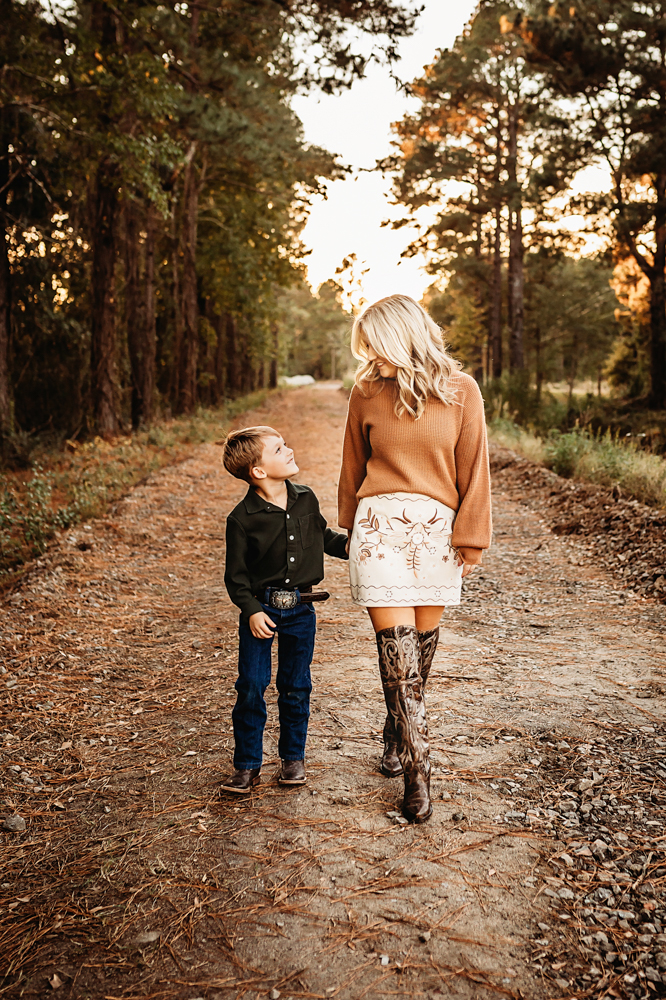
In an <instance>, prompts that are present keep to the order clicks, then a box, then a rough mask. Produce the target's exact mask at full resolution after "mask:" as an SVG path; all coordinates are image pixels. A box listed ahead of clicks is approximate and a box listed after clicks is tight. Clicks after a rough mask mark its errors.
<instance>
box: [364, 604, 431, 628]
mask: <svg viewBox="0 0 666 1000" xmlns="http://www.w3.org/2000/svg"><path fill="white" fill-rule="evenodd" d="M443 610H444V608H436V607H427V608H423V607H420V608H368V614H369V615H370V621H371V622H372V627H373V628H374V630H375V632H381V631H382V630H383V629H385V628H395V626H396V625H415V626H416V628H417V629H418V630H419V632H428V631H430V629H433V628H437V626H438V625H439V620H440V618H441V617H442V611H443Z"/></svg>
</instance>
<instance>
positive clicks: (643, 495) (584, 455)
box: [488, 418, 666, 508]
mask: <svg viewBox="0 0 666 1000" xmlns="http://www.w3.org/2000/svg"><path fill="white" fill-rule="evenodd" d="M488 432H489V436H490V439H491V441H494V442H495V443H496V444H499V445H501V446H503V447H506V448H511V449H513V450H514V451H516V452H518V453H519V454H521V455H524V456H525V457H526V458H529V459H530V460H531V461H534V462H538V463H542V464H544V465H546V466H547V467H548V468H550V469H552V470H553V472H556V473H557V474H558V476H563V477H564V478H566V479H577V480H581V481H584V482H590V483H596V484H598V485H599V486H607V487H611V488H613V487H615V488H619V489H620V490H621V491H623V492H625V493H627V494H629V495H631V496H633V497H635V498H636V499H637V500H639V501H640V502H641V503H645V504H648V505H650V506H652V507H659V508H666V461H665V460H664V459H663V458H661V457H660V456H658V455H653V454H651V453H650V452H647V451H645V450H644V449H643V448H642V447H641V446H640V445H639V444H638V443H637V442H636V441H628V440H626V439H624V440H623V439H621V438H619V437H618V436H617V435H614V434H612V433H611V431H606V432H603V433H596V434H595V433H593V432H592V431H590V430H589V429H587V428H582V427H574V428H573V429H572V430H570V431H566V432H564V433H563V432H560V431H558V430H551V431H550V432H549V433H548V434H547V435H546V436H545V438H542V437H538V436H537V435H536V434H534V433H532V432H531V431H527V430H525V428H523V427H520V426H519V425H518V424H515V423H514V422H513V421H511V420H507V419H502V418H498V419H495V420H492V421H491V422H490V423H489V426H488Z"/></svg>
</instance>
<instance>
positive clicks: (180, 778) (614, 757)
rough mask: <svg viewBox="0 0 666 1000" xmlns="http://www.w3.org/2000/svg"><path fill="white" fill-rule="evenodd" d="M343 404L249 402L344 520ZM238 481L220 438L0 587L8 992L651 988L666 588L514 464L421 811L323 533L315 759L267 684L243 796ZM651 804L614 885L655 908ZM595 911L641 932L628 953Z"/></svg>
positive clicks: (466, 604)
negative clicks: (638, 572)
mask: <svg viewBox="0 0 666 1000" xmlns="http://www.w3.org/2000/svg"><path fill="white" fill-rule="evenodd" d="M345 410H346V399H345V398H344V396H343V394H342V393H340V392H339V391H336V390H335V389H334V388H330V387H326V386H323V387H316V388H312V389H303V390H297V391H293V392H289V393H286V394H284V395H282V396H276V397H272V398H271V399H269V400H268V401H267V403H266V404H265V405H264V406H263V407H261V408H260V409H258V410H256V411H254V412H253V413H251V414H249V415H246V416H245V418H244V419H243V421H239V422H237V423H238V425H239V426H240V425H241V424H242V423H247V422H252V423H269V424H273V425H274V426H276V427H278V428H279V429H280V430H281V431H282V432H283V433H285V435H286V437H287V440H288V441H289V443H290V445H292V446H293V447H294V448H295V450H296V455H297V459H298V461H299V465H300V467H301V475H300V476H299V479H300V481H302V482H305V483H308V484H309V485H311V486H312V487H313V488H314V489H315V491H316V492H317V494H318V495H319V497H320V500H321V503H322V510H323V512H324V514H325V516H326V517H327V518H328V519H329V522H330V523H332V524H335V491H336V479H337V473H338V467H339V455H340V444H341V437H342V430H343V426H344V417H345ZM221 434H222V429H221ZM243 492H244V490H243V486H242V484H240V483H237V482H236V481H234V480H231V479H230V478H229V477H228V476H227V475H226V473H224V470H223V469H222V467H221V462H220V451H219V449H218V448H215V447H214V446H201V447H198V448H196V449H194V450H193V453H192V457H191V459H189V460H188V461H186V462H184V463H182V464H181V465H179V466H176V467H173V468H169V469H166V470H163V471H161V472H160V473H158V474H156V475H154V476H153V477H151V479H150V480H149V481H148V482H147V483H146V484H144V485H142V486H141V487H140V488H138V489H136V490H134V491H133V492H132V493H131V494H130V495H129V496H128V497H127V498H126V499H125V500H124V501H122V502H121V503H120V504H118V505H117V507H116V509H115V510H114V511H113V513H112V514H110V515H109V516H108V517H107V518H105V519H103V520H100V521H97V522H91V523H90V524H89V525H85V526H80V527H79V528H77V529H76V530H74V531H70V532H68V533H67V534H66V535H63V536H62V538H61V539H60V540H59V541H58V543H57V544H56V545H55V546H54V547H53V548H52V549H51V550H50V552H49V553H48V555H47V556H46V557H45V558H44V559H43V560H40V561H39V563H38V564H36V565H35V566H34V567H33V568H32V569H31V571H30V572H29V573H28V574H27V576H26V577H25V578H24V580H23V582H22V584H21V586H20V588H19V589H18V590H17V591H16V592H15V593H14V594H13V595H12V596H11V597H9V598H7V599H6V600H5V601H4V603H3V606H2V611H1V614H0V631H1V633H2V641H3V648H4V650H5V658H4V661H3V668H4V670H5V673H4V674H3V675H2V677H1V678H0V692H1V693H2V698H1V699H0V707H1V708H2V713H3V717H2V725H3V727H4V730H3V733H2V737H3V744H4V749H3V768H2V780H3V782H4V787H3V789H2V791H3V796H2V797H3V799H4V801H5V803H6V806H5V812H6V813H11V812H12V811H13V810H16V812H18V813H19V814H20V815H21V816H23V817H24V818H25V819H26V821H27V830H26V831H25V832H18V833H11V834H10V833H6V834H3V835H2V837H3V840H4V843H2V844H1V845H0V911H2V912H1V914H0V915H1V916H2V918H3V929H2V930H0V964H1V965H2V966H4V967H5V968H7V969H8V970H9V972H8V976H7V979H6V984H5V986H4V991H3V993H4V995H7V996H14V995H16V996H18V995H22V996H26V997H32V996H35V997H36V996H41V995H42V994H43V993H44V991H45V989H49V986H48V983H49V982H51V984H52V986H53V984H54V983H55V982H56V980H54V979H53V977H54V975H55V976H57V977H58V981H59V982H61V983H62V984H63V995H65V996H71V997H94V998H97V997H100V998H101V997H113V998H116V997H118V998H120V997H122V998H134V997H136V998H139V997H142V998H144V997H151V998H161V997H165V998H167V997H168V998H171V997H175V998H181V997H182V998H195V997H204V996H205V997H217V998H219V1000H227V998H236V997H239V998H240V997H252V1000H254V998H255V997H264V996H267V995H270V993H271V991H273V995H275V991H277V992H278V993H279V994H280V996H281V997H282V998H283V1000H285V998H287V997H292V998H294V1000H295V998H296V997H321V998H326V997H340V998H343V1000H357V998H361V997H367V998H370V1000H373V998H384V997H387V996H405V997H415V998H416V997H419V998H422V997H428V998H436V997H443V996H446V997H448V996H460V997H469V998H471V997H480V996H508V997H521V996H522V997H529V998H535V1000H536V998H542V997H543V998H545V997H549V996H574V995H588V996H593V995H594V996H599V997H601V996H602V995H604V993H605V995H611V996H626V997H630V996H644V995H645V996H647V995H650V992H651V991H652V995H655V990H657V989H661V987H660V986H659V984H658V983H657V981H656V980H653V979H650V978H649V977H647V978H646V974H645V969H646V968H652V966H653V965H654V964H655V963H656V961H657V960H656V958H654V957H652V958H649V960H648V959H646V958H644V959H640V961H639V958H638V957H635V956H640V955H641V954H647V955H652V956H654V954H657V953H658V952H655V949H658V948H659V947H661V944H660V942H659V941H658V940H657V939H658V937H659V935H660V933H661V924H659V927H657V924H658V923H659V919H660V916H659V915H660V913H661V902H660V896H659V893H660V882H659V879H660V878H662V876H661V875H659V874H658V869H657V867H656V866H657V863H658V862H659V861H660V858H662V857H663V850H662V846H661V844H660V843H659V840H660V834H661V830H660V829H658V828H657V827H656V826H650V825H649V824H654V823H658V822H661V819H654V818H653V817H654V816H660V817H661V818H662V819H663V813H662V812H660V810H661V802H662V801H663V800H662V799H661V798H660V796H661V789H663V783H664V779H663V778H662V777H661V776H660V773H659V770H658V768H657V766H656V764H655V765H654V769H653V771H651V772H650V773H649V774H648V772H647V771H646V770H645V768H646V767H647V766H648V765H647V764H646V763H645V761H646V760H647V758H646V757H645V753H644V751H646V748H647V749H649V748H651V751H650V752H651V753H652V758H654V759H655V760H658V758H659V755H660V754H661V753H662V751H661V750H660V747H663V746H664V745H666V741H665V740H663V739H662V738H661V737H662V734H663V725H662V720H663V698H662V697H661V694H660V693H659V692H660V690H661V684H662V683H663V677H664V666H665V663H664V660H665V658H664V655H663V654H664V646H663V635H664V629H665V627H666V613H665V611H664V608H663V607H659V606H657V605H654V604H652V603H650V602H648V601H643V600H640V599H638V598H635V597H631V596H629V597H628V596H627V595H626V594H625V592H623V591H622V590H620V589H618V588H617V586H616V585H615V584H614V582H613V580H612V579H611V578H610V577H609V576H608V575H606V574H604V573H603V572H602V571H600V570H598V569H597V568H595V566H594V564H593V562H592V561H591V559H590V557H589V556H586V555H584V554H583V553H581V551H580V550H579V549H577V548H574V547H572V546H571V544H570V543H569V541H568V540H566V539H562V538H559V537H557V536H555V535H553V534H552V532H551V530H550V527H549V525H548V523H547V522H546V520H545V519H544V516H543V512H539V511H537V512H536V513H535V512H533V511H532V510H530V509H529V507H527V506H525V505H524V504H522V503H521V502H520V500H519V499H517V497H516V491H515V489H511V490H510V489H509V488H508V486H507V488H506V489H504V488H502V489H501V490H500V492H499V493H498V494H497V495H496V497H495V527H496V536H495V544H494V548H493V549H492V550H491V552H490V553H489V554H488V556H487V559H486V565H485V566H484V567H483V569H482V571H481V572H480V573H478V574H476V575H475V576H473V577H472V578H471V579H470V582H469V584H468V585H467V586H466V592H465V596H464V600H463V604H462V605H461V606H460V608H459V609H453V610H451V611H449V612H448V613H447V614H446V615H445V618H444V621H443V629H442V643H441V646H440V649H439V651H438V654H437V657H436V661H435V666H434V668H433V673H432V675H431V676H432V681H431V684H430V690H429V697H428V707H429V717H430V725H431V733H432V747H433V762H434V775H433V791H434V798H435V812H434V815H433V818H432V820H431V821H430V822H429V823H428V824H425V825H424V826H421V827H411V826H403V825H402V824H401V823H400V822H399V817H398V815H397V813H398V810H399V801H400V783H399V781H398V782H391V781H388V780H387V779H385V778H383V777H382V776H381V775H380V774H379V773H378V772H377V762H378V757H379V750H380V742H381V726H382V722H383V707H382V706H383V700H382V696H381V690H380V685H379V682H378V677H377V670H376V666H375V645H374V637H373V635H372V632H371V629H370V626H369V622H368V620H367V618H366V616H365V613H364V612H362V611H360V610H359V609H357V608H355V607H354V606H353V605H352V604H351V601H350V599H349V591H348V587H347V580H346V576H347V570H346V566H345V565H344V564H341V563H339V562H336V561H335V560H328V569H327V578H326V586H327V589H329V590H330V591H331V593H332V595H333V597H332V599H331V601H329V602H328V603H327V604H326V605H324V606H323V608H320V610H319V615H318V619H319V636H318V642H317V650H316V654H315V661H314V664H313V680H314V686H315V690H314V694H313V702H312V718H311V727H310V737H309V749H308V773H309V782H308V785H307V787H306V788H305V789H300V790H298V789H292V790H286V789H282V788H279V787H278V786H277V784H276V781H275V772H276V765H277V760H276V736H277V733H276V727H275V720H276V714H275V697H274V690H273V689H271V700H270V705H269V713H270V717H269V726H268V728H267V731H266V741H265V752H266V762H265V765H264V771H263V784H262V785H261V786H259V788H258V790H257V792H256V794H253V796H252V798H251V799H250V800H248V801H245V800H244V801H241V802H238V801H237V800H235V799H232V800H228V799H220V798H219V797H218V796H217V783H218V782H219V779H220V778H221V776H222V775H223V774H224V772H225V770H226V769H227V768H228V766H229V762H230V756H231V734H230V712H231V707H232V704H233V696H234V691H233V683H234V680H235V658H236V652H235V635H236V614H235V609H234V608H233V606H232V605H231V603H230V602H229V600H228V598H227V596H226V592H225V590H224V585H223V580H222V574H223V537H224V523H225V515H226V513H227V511H228V510H230V509H231V507H232V506H233V505H234V503H235V502H236V501H237V499H238V498H239V497H240V496H241V495H242V493H243ZM502 492H505V493H509V492H511V494H512V495H511V496H508V495H504V496H503V495H502ZM645 695H647V696H646V697H641V696H645ZM582 748H587V749H582ZM646 752H647V751H646ZM622 755H624V757H622ZM625 758H626V763H622V765H621V766H619V764H620V761H621V760H623V761H624V759H625ZM652 758H651V759H652ZM634 760H635V761H637V763H636V764H635V765H634V764H633V763H632V761H634ZM588 765H589V766H588ZM649 766H652V765H649ZM632 767H636V768H638V769H639V770H638V771H637V774H638V775H639V777H640V780H641V781H642V782H643V784H642V785H640V789H643V791H642V794H640V795H638V793H637V791H636V789H638V788H639V784H640V783H639V784H637V785H635V787H634V785H632V786H631V787H629V785H627V783H626V780H625V779H626V775H627V773H628V771H629V770H630V769H631V768H632ZM595 768H596V769H597V770H595ZM614 769H615V770H614ZM588 771H589V772H590V777H589V778H586V773H587V772H588ZM616 771H617V772H618V775H619V777H621V778H622V780H625V784H624V785H622V788H620V786H619V785H617V787H616V785H613V784H612V782H613V779H614V778H615V777H616V776H617V775H616V773H615V772H616ZM598 772H604V773H603V774H601V773H598ZM593 775H596V777H594V776H593ZM572 776H573V777H572ZM664 776H665V777H666V772H665V773H664ZM585 781H590V782H592V784H590V786H589V788H587V789H586V790H583V791H581V790H580V788H579V786H580V785H581V784H583V783H584V782H585ZM636 781H638V777H637V778H636ZM646 781H647V782H648V791H647V792H646V791H645V790H644V786H645V782H646ZM611 786H612V789H611ZM606 787H607V788H608V789H609V790H612V794H605V795H602V794H601V792H602V791H603V790H604V789H605V788H606ZM650 789H651V791H650ZM588 792H590V793H591V794H588ZM636 797H640V798H641V799H642V804H639V803H638V802H637V801H636ZM565 800H566V803H565ZM627 802H628V803H629V805H626V804H625V803H627ZM613 803H615V804H613ZM588 806H590V808H589V809H588V808H587V807H588ZM639 814H640V815H639ZM604 831H606V832H605V833H604ZM627 831H629V833H631V835H632V836H634V837H635V838H642V839H640V847H641V850H642V851H643V854H642V855H635V854H634V855H631V858H634V859H635V858H636V857H638V856H641V857H647V855H648V854H649V855H650V861H649V862H648V863H647V866H644V865H642V862H641V863H640V864H639V873H637V875H636V878H637V880H640V881H641V885H640V886H637V887H636V889H635V890H631V887H629V888H627V887H626V886H625V888H622V887H621V885H619V886H618V888H619V893H618V894H617V900H623V899H624V900H625V903H626V902H627V900H629V902H631V900H630V899H629V896H627V893H629V895H630V894H631V891H633V892H634V893H638V892H640V891H642V887H643V886H644V885H645V886H647V887H649V888H650V889H651V896H650V899H649V900H648V902H652V903H654V906H653V908H652V909H651V910H649V911H647V914H648V916H649V917H651V920H649V921H647V922H644V928H645V927H646V926H647V925H648V923H649V924H650V926H651V927H652V928H653V931H646V933H645V934H643V935H640V933H639V932H640V930H641V928H640V927H638V926H637V923H638V921H639V915H638V914H636V915H635V919H634V920H633V921H632V920H629V919H628V918H627V919H625V918H617V917H615V916H613V907H612V906H611V905H610V904H611V903H613V902H614V892H615V888H614V887H615V885H616V882H614V881H613V879H615V878H617V879H620V874H619V872H620V867H621V865H620V866H619V867H618V864H619V861H620V860H621V854H625V853H626V850H625V849H624V848H623V849H622V851H621V852H620V846H621V844H622V835H624V836H625V839H626V837H627ZM599 837H602V838H605V840H604V843H606V845H607V846H606V850H605V851H601V848H597V854H596V855H595V854H593V851H592V850H591V848H588V847H587V845H588V844H590V845H593V843H594V842H595V840H596V839H598V838H599ZM572 845H573V846H572ZM585 850H587V851H588V852H589V857H588V855H586V854H584V853H583V854H579V853H577V852H580V851H585ZM614 852H615V853H614ZM565 853H566V854H567V857H569V858H570V860H572V865H571V866H568V864H567V863H566V862H562V861H561V860H560V859H561V858H562V857H563V855H564V854H565ZM630 853H631V852H630ZM613 857H615V858H616V859H618V861H617V862H616V861H614V860H612V859H613ZM628 857H629V855H628ZM549 858H550V859H551V863H550V865H549V864H547V859H549ZM590 859H591V860H590ZM631 863H632V864H635V863H638V862H636V861H635V860H634V861H631ZM603 865H605V866H606V867H605V868H604V867H603ZM612 865H615V868H612V867H611V866H612ZM643 868H645V871H643ZM641 872H642V878H641V875H640V873H641ZM662 874H666V869H664V871H663V873H662ZM602 876H604V878H602ZM620 882H622V880H620ZM569 887H571V888H569ZM604 887H605V888H604ZM600 889H604V891H607V892H608V893H609V896H607V897H600V896H598V895H597V896H594V894H595V893H598V892H599V890H600ZM646 891H647V889H646ZM548 893H550V894H548ZM621 893H624V895H621ZM625 897H626V899H625ZM586 900H588V901H589V902H588V903H586ZM618 906H619V903H618ZM586 910H589V911H590V912H589V913H586V912H585V911H586ZM627 912H629V911H628V904H627ZM622 919H625V923H626V924H627V930H626V931H625V930H624V928H621V927H620V926H619V922H618V921H619V920H622ZM613 920H615V924H612V921H613ZM609 924H612V926H609ZM602 926H603V927H606V932H602V931H600V930H599V929H598V928H601V927H602ZM644 928H643V929H644ZM588 931H590V933H589V934H588V933H587V932H588ZM599 933H602V934H603V933H605V935H606V938H607V943H608V944H610V943H611V942H610V941H609V937H610V938H613V935H614V934H620V933H622V934H625V935H629V937H626V939H625V940H626V942H627V947H629V945H631V947H632V948H634V951H631V950H630V951H629V954H628V956H627V957H626V958H623V959H622V960H620V959H619V958H618V959H617V961H616V960H615V959H613V958H610V959H609V958H608V955H613V954H615V955H619V952H617V951H616V952H613V951H612V950H610V949H607V950H604V948H602V944H603V942H600V941H598V940H597V939H593V935H594V934H599ZM639 936H642V937H646V936H650V937H651V938H652V941H651V943H650V944H649V945H648V944H647V943H646V942H643V943H641V942H639V940H638V938H639ZM584 937H588V938H590V940H591V941H592V943H591V944H589V945H588V944H586V943H585V941H584V940H583V938H584ZM613 940H614V938H613ZM634 946H635V947H634ZM619 947H620V946H619V945H618V948H619ZM641 949H642V951H641ZM620 950H621V949H620ZM3 958H4V961H3V960H2V959H3ZM650 963H651V964H650ZM590 970H594V971H590ZM641 971H642V973H643V974H642V976H641V975H640V974H639V973H640V972H641ZM657 975H660V973H658V972H657ZM627 976H628V977H629V978H630V979H631V977H632V976H633V981H632V982H626V981H625V977H627ZM648 983H649V984H651V985H648ZM56 988H60V987H56ZM608 990H610V991H611V992H608Z"/></svg>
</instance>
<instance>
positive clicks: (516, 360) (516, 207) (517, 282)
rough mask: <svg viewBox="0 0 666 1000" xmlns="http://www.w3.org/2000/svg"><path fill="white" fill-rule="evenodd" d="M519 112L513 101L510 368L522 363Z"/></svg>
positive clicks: (508, 166) (509, 164) (509, 159)
mask: <svg viewBox="0 0 666 1000" xmlns="http://www.w3.org/2000/svg"><path fill="white" fill-rule="evenodd" d="M519 126H520V115H519V111H518V108H517V107H516V105H512V106H511V107H510V109H509V146H508V155H507V162H506V169H507V179H508V184H509V206H510V220H511V221H510V227H509V301H510V304H511V308H510V313H511V330H510V340H509V365H510V368H511V371H521V370H522V369H523V368H524V367H525V357H524V349H523V338H524V334H523V325H524V305H523V299H524V290H525V278H524V274H523V254H524V250H523V218H522V193H521V190H520V185H519V183H518V129H519Z"/></svg>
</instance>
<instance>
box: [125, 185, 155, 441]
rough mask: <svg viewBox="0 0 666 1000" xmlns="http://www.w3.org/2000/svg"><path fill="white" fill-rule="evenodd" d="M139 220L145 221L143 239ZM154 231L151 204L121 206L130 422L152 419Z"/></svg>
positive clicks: (144, 422)
mask: <svg viewBox="0 0 666 1000" xmlns="http://www.w3.org/2000/svg"><path fill="white" fill-rule="evenodd" d="M141 222H143V223H144V225H145V227H146V228H145V235H144V237H143V242H142V238H141V234H140V228H141ZM154 241H155V233H154V220H153V213H152V209H151V206H148V207H147V209H146V210H142V207H141V206H140V205H139V204H137V203H136V202H128V203H127V205H126V209H125V310H126V324H127V347H128V351H129V358H130V368H131V373H132V426H133V427H135V428H138V427H145V426H147V425H148V424H149V423H150V421H151V419H152V411H153V394H154V389H155V248H154Z"/></svg>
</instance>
